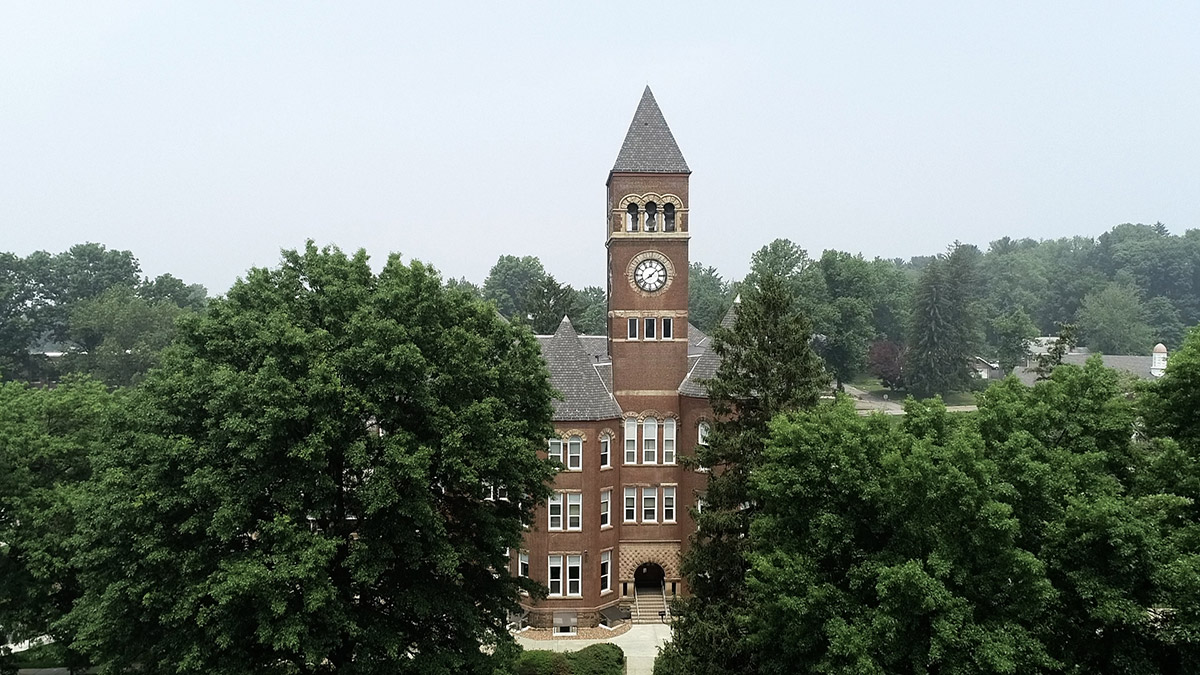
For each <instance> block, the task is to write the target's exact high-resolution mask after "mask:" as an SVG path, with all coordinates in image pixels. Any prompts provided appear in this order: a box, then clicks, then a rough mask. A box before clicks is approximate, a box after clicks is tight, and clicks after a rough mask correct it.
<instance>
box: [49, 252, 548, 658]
mask: <svg viewBox="0 0 1200 675" xmlns="http://www.w3.org/2000/svg"><path fill="white" fill-rule="evenodd" d="M551 395H552V392H551V389H550V386H549V384H548V374H547V373H546V370H545V366H544V363H543V362H542V359H541V355H540V351H539V349H538V346H537V344H536V341H535V340H534V339H533V336H532V335H531V334H530V333H529V331H528V330H526V329H524V328H521V327H519V326H514V325H512V324H510V323H508V322H506V321H504V320H502V319H501V318H500V317H498V316H497V315H496V312H495V310H494V308H493V307H492V306H491V305H490V304H486V303H483V302H480V301H476V300H473V299H471V298H470V297H469V295H468V294H466V293H463V292H458V291H447V290H446V289H445V287H444V286H443V283H442V281H441V279H440V278H439V276H438V274H437V273H436V272H435V271H434V270H432V269H431V268H429V267H427V266H425V265H423V264H421V263H419V262H413V263H411V264H408V265H406V264H404V263H403V262H402V261H401V260H400V259H399V257H398V256H392V257H391V258H390V259H389V260H388V262H387V263H386V264H385V265H384V267H383V269H382V271H381V272H380V273H379V274H378V275H376V274H374V273H373V272H372V271H371V267H370V265H369V263H368V260H367V256H366V254H365V252H362V251H360V252H358V253H357V254H355V255H354V256H352V257H348V256H346V255H345V254H343V253H342V252H340V251H338V250H336V249H329V248H326V249H320V250H319V249H317V248H316V247H315V246H314V245H313V244H312V243H311V242H310V243H309V245H308V246H307V248H306V249H305V250H303V251H300V252H294V251H287V252H285V253H284V254H283V262H282V264H281V265H280V266H279V267H278V268H276V269H271V270H267V269H253V270H251V271H250V272H249V273H248V274H247V275H246V277H245V279H244V280H241V281H238V282H237V283H235V284H234V286H233V287H232V288H231V289H230V290H229V292H228V294H227V295H226V296H225V297H224V298H221V299H217V300H214V301H213V302H212V303H210V306H209V309H208V311H206V312H205V313H204V314H202V315H187V316H185V318H184V319H182V320H181V322H180V328H179V334H178V336H177V338H176V341H175V342H174V344H173V345H172V346H171V347H170V348H168V349H167V350H166V351H165V352H164V353H163V360H162V364H161V366H160V367H159V368H157V369H155V370H153V371H151V374H150V375H149V376H148V377H147V378H146V380H145V381H144V382H143V383H142V384H141V386H139V387H138V388H137V389H135V390H133V391H132V393H131V394H130V396H129V401H128V405H127V406H125V407H124V408H123V410H122V413H123V414H122V415H121V417H120V418H119V419H118V420H117V424H116V425H115V428H116V430H115V433H114V434H113V440H112V443H111V447H110V448H108V449H107V450H106V451H105V452H103V453H101V454H100V455H99V456H98V457H96V458H95V459H94V461H93V468H94V472H95V480H94V481H93V482H92V484H91V486H90V489H89V490H88V491H87V492H86V493H85V495H84V499H83V501H82V503H81V511H80V512H81V514H83V518H82V519H81V524H80V528H79V531H80V533H79V535H78V536H79V541H80V543H81V546H80V549H79V550H80V554H79V556H77V557H76V560H75V564H76V567H77V569H78V575H79V579H80V580H81V583H82V585H83V588H84V592H83V595H82V597H81V598H80V600H79V601H78V602H77V603H76V604H75V606H74V609H73V610H72V612H71V614H70V615H69V616H68V617H67V620H66V623H65V625H66V626H68V627H69V628H70V629H71V630H72V631H74V634H75V635H76V640H77V644H78V645H80V646H81V647H82V648H85V649H86V651H87V652H88V653H89V654H90V655H91V656H93V658H94V659H95V661H96V662H97V663H101V664H104V666H105V668H106V669H108V670H109V671H112V672H126V671H128V670H130V669H136V670H137V671H138V672H147V673H160V672H171V673H229V674H234V673H237V674H242V673H332V672H337V673H353V674H356V675H357V674H370V673H435V674H436V673H489V674H490V673H492V672H493V669H494V668H495V667H496V666H497V665H499V664H497V662H496V661H497V658H496V657H495V656H493V655H497V654H511V651H512V650H511V649H509V647H510V646H511V640H512V639H511V637H510V636H509V634H508V632H507V631H506V630H505V628H504V626H505V621H506V618H507V617H506V614H507V612H509V611H511V610H515V609H516V607H517V605H516V599H517V592H518V590H519V589H520V588H524V589H526V590H530V591H533V592H537V589H536V587H535V586H534V585H533V584H532V583H531V582H529V581H528V580H526V579H518V578H516V577H514V576H510V575H508V574H506V573H504V570H505V569H506V566H507V564H508V559H507V558H506V550H507V548H516V547H518V546H520V543H521V541H522V534H523V530H524V527H525V526H526V525H528V524H529V523H530V520H531V517H532V505H533V504H536V503H538V502H539V501H540V500H542V499H544V498H545V497H546V496H547V494H548V488H547V481H548V480H549V479H550V478H551V477H552V475H553V473H554V469H553V467H552V466H551V464H550V463H549V462H547V461H545V460H541V459H539V458H538V457H537V453H536V451H537V448H539V447H540V446H541V445H542V444H543V443H544V439H545V438H546V437H547V436H548V435H549V434H550V433H551V432H552V427H551V424H550V415H551ZM492 488H495V489H496V490H502V491H506V493H507V494H508V495H510V499H508V500H504V499H497V500H490V499H488V497H489V495H490V494H491V492H490V491H491V489H492Z"/></svg>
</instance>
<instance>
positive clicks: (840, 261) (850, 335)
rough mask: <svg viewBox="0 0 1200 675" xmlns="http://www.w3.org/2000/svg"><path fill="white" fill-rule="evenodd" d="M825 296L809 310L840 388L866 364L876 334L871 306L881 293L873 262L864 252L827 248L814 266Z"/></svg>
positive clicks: (822, 348)
mask: <svg viewBox="0 0 1200 675" xmlns="http://www.w3.org/2000/svg"><path fill="white" fill-rule="evenodd" d="M814 271H815V272H817V273H819V274H820V277H821V283H820V286H819V287H820V288H821V289H822V291H823V292H822V295H821V297H819V298H814V299H813V300H814V302H813V303H812V304H817V305H820V309H813V310H811V311H810V314H811V316H812V317H813V330H815V331H816V332H818V333H821V334H822V335H824V336H825V339H824V340H822V341H820V343H819V350H818V351H819V353H820V355H821V357H822V358H823V359H824V360H825V363H826V365H827V366H828V368H829V372H830V373H831V374H832V375H833V378H834V382H835V384H836V385H837V386H838V388H839V389H840V388H841V386H842V383H843V382H846V381H847V380H851V379H853V378H854V377H855V376H857V375H858V374H859V373H861V372H862V371H863V370H864V369H865V368H866V365H867V350H868V348H869V346H870V344H871V339H872V338H874V337H875V326H874V322H873V314H872V308H873V307H874V306H875V305H876V297H877V296H878V295H879V292H878V289H877V283H876V281H877V280H876V276H875V275H874V274H873V273H872V272H873V270H872V268H871V264H870V263H868V262H867V261H865V260H863V258H862V256H861V255H850V254H849V253H842V252H839V251H825V252H824V253H823V254H821V259H820V260H819V261H817V264H816V265H815V266H814Z"/></svg>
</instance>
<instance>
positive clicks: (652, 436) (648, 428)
mask: <svg viewBox="0 0 1200 675" xmlns="http://www.w3.org/2000/svg"><path fill="white" fill-rule="evenodd" d="M656 463H658V420H657V419H655V418H653V417H647V418H646V421H645V422H642V464H656Z"/></svg>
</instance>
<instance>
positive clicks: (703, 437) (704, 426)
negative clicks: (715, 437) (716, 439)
mask: <svg viewBox="0 0 1200 675" xmlns="http://www.w3.org/2000/svg"><path fill="white" fill-rule="evenodd" d="M696 442H697V443H699V444H700V445H708V422H701V423H700V424H699V425H698V426H697V427H696Z"/></svg>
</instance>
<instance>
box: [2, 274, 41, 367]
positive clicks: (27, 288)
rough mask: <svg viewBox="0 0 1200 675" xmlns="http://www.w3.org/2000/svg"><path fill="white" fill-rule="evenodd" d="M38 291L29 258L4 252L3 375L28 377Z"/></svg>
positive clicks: (30, 365)
mask: <svg viewBox="0 0 1200 675" xmlns="http://www.w3.org/2000/svg"><path fill="white" fill-rule="evenodd" d="M34 298H35V290H34V287H33V283H32V279H30V277H29V274H28V269H27V266H26V264H25V261H24V260H22V259H21V258H19V257H17V256H15V255H13V254H11V253H0V378H2V379H6V380H7V379H28V378H29V376H30V373H31V369H32V364H31V363H30V355H29V345H30V344H32V343H33V341H34V338H35V332H36V327H35V324H34V320H33V316H32V313H31V310H32V307H33V301H34Z"/></svg>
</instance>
